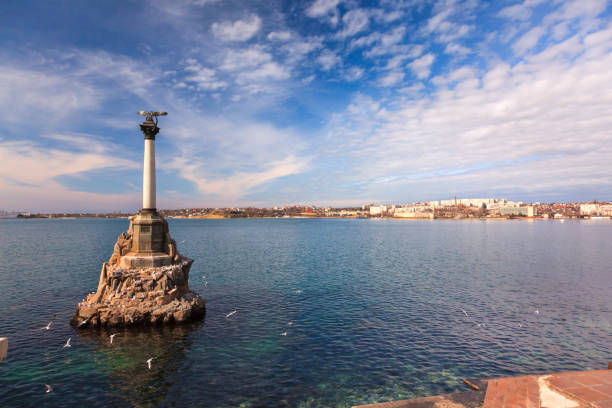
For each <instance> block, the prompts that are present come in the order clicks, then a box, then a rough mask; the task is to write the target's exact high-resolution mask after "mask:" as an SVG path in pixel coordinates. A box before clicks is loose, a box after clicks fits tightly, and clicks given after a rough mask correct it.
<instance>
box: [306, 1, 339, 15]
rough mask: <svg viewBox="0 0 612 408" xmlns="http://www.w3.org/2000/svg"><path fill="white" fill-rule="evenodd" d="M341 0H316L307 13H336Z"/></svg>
mask: <svg viewBox="0 0 612 408" xmlns="http://www.w3.org/2000/svg"><path fill="white" fill-rule="evenodd" d="M339 3H340V0H315V1H314V2H313V3H312V4H311V5H310V7H308V9H306V15H307V16H309V17H322V16H326V15H329V14H330V13H334V12H335V11H336V7H337V6H338V4H339Z"/></svg>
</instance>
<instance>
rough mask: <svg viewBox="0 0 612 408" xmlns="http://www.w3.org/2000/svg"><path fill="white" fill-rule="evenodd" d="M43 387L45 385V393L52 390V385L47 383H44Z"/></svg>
mask: <svg viewBox="0 0 612 408" xmlns="http://www.w3.org/2000/svg"><path fill="white" fill-rule="evenodd" d="M45 387H47V391H45V392H46V393H49V392H51V391H53V387H51V386H50V385H49V384H45Z"/></svg>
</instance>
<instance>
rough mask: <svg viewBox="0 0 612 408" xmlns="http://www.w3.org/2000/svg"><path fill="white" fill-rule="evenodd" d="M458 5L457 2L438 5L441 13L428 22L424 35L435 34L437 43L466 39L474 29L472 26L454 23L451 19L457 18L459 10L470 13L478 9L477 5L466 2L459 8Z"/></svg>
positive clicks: (437, 8)
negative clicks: (475, 8)
mask: <svg viewBox="0 0 612 408" xmlns="http://www.w3.org/2000/svg"><path fill="white" fill-rule="evenodd" d="M456 3H457V2H455V1H447V2H441V3H437V4H436V5H437V7H436V10H439V11H438V12H437V13H436V14H434V15H433V16H432V17H430V18H429V19H428V20H427V23H426V24H425V26H424V27H423V30H422V31H423V33H424V34H425V35H427V36H429V35H431V34H435V36H434V40H435V41H437V42H440V43H448V42H451V41H455V40H457V39H458V38H461V37H465V36H466V35H467V34H468V33H469V32H470V31H472V30H473V29H474V27H473V26H472V25H468V24H464V23H456V22H453V21H451V17H454V16H456V14H457V13H458V11H459V10H461V11H462V12H463V13H469V11H470V10H472V9H473V8H474V7H476V3H474V2H465V3H462V4H461V5H460V6H457V4H456Z"/></svg>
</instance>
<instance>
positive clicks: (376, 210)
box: [0, 198, 612, 219]
mask: <svg viewBox="0 0 612 408" xmlns="http://www.w3.org/2000/svg"><path fill="white" fill-rule="evenodd" d="M159 212H160V213H161V214H162V215H163V216H164V217H166V218H288V217H293V218H327V217H329V218H331V217H337V218H397V219H445V218H446V219H462V218H484V219H486V218H544V219H555V218H599V219H601V218H612V202H588V203H585V202H582V203H540V202H536V203H532V204H525V203H523V202H521V201H509V200H507V199H505V198H452V199H448V200H439V201H423V202H414V203H408V204H372V203H371V204H365V205H361V206H359V207H340V208H334V207H316V206H308V205H292V206H275V207H271V208H256V207H240V208H237V207H228V208H183V209H177V210H160V211H159ZM128 215H129V214H121V213H117V212H114V213H103V214H86V213H76V214H67V213H62V214H29V213H18V212H8V211H0V218H16V217H20V218H78V217H100V218H112V217H127V216H128Z"/></svg>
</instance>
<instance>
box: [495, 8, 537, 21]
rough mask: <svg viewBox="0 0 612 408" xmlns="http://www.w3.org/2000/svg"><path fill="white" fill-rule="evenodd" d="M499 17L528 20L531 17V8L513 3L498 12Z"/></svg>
mask: <svg viewBox="0 0 612 408" xmlns="http://www.w3.org/2000/svg"><path fill="white" fill-rule="evenodd" d="M499 16H500V17H504V18H508V19H511V20H522V21H524V20H528V19H529V18H530V17H531V9H530V8H529V7H527V6H525V5H524V4H515V5H513V6H508V7H506V8H503V9H502V10H501V11H500V12H499Z"/></svg>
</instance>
